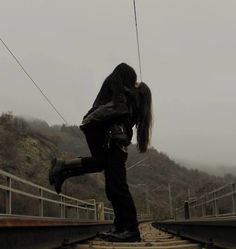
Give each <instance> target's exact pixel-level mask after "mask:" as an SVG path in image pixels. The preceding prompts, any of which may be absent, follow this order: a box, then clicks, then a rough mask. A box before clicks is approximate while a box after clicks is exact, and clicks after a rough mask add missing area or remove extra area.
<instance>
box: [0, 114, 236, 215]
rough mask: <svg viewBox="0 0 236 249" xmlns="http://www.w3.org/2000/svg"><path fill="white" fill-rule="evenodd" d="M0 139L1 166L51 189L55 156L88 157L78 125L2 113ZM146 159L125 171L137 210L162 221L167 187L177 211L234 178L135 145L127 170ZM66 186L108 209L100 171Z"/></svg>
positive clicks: (65, 191) (67, 190) (167, 204)
mask: <svg viewBox="0 0 236 249" xmlns="http://www.w3.org/2000/svg"><path fill="white" fill-rule="evenodd" d="M0 138H1V139H0V168H1V169H4V170H6V171H8V172H11V173H13V174H15V175H18V176H21V177H23V178H25V179H28V180H31V181H33V182H35V183H37V184H41V185H44V186H46V187H50V186H49V184H48V179H47V173H48V169H49V167H50V160H51V158H53V157H55V156H57V157H63V158H73V157H75V156H85V155H89V150H88V147H87V145H86V143H85V140H84V139H85V138H84V137H83V134H82V132H81V131H80V129H79V127H77V126H69V127H66V126H64V125H63V126H52V127H50V126H49V125H48V124H47V123H46V122H44V121H40V120H27V121H26V120H24V119H22V118H18V117H13V116H12V115H11V114H3V115H2V116H1V117H0ZM143 159H145V160H144V161H143V162H142V163H140V164H138V165H137V166H136V167H133V168H132V169H130V170H128V171H127V176H128V182H129V185H130V190H131V192H132V194H133V197H134V199H135V202H136V205H137V208H138V211H139V212H140V211H142V212H145V211H146V210H147V203H146V199H148V200H149V205H150V209H151V211H152V212H153V213H155V215H156V216H157V217H158V218H165V217H168V215H169V209H168V207H169V189H168V184H170V187H171V192H172V199H173V206H174V207H175V206H180V205H182V203H183V201H184V200H186V199H187V197H188V191H190V193H191V196H198V195H201V194H202V193H204V192H206V191H210V190H212V189H214V188H216V187H219V186H221V185H223V184H225V183H226V182H230V181H231V180H235V179H234V178H233V177H232V176H230V177H225V178H222V177H216V176H211V175H209V174H207V173H204V172H201V171H199V170H193V169H187V168H185V167H183V166H181V165H179V164H177V163H175V162H174V161H173V160H171V159H170V158H169V157H168V156H167V155H165V154H163V153H159V152H158V151H157V150H156V149H155V148H150V149H149V151H148V152H147V153H145V154H140V153H138V152H137V150H136V146H135V145H131V146H130V147H129V158H128V162H127V168H129V167H131V166H132V165H134V164H135V163H137V162H139V161H140V160H143ZM32 179H33V180H32ZM63 187H64V188H63V191H64V193H66V194H69V195H73V196H76V197H78V198H81V199H89V198H96V200H98V201H104V202H105V203H106V205H107V206H108V205H109V203H108V201H107V199H106V197H105V194H104V177H103V174H101V173H98V174H92V175H87V176H82V177H76V178H72V179H71V180H69V181H67V182H66V184H65V185H64V186H63ZM50 188H51V187H50Z"/></svg>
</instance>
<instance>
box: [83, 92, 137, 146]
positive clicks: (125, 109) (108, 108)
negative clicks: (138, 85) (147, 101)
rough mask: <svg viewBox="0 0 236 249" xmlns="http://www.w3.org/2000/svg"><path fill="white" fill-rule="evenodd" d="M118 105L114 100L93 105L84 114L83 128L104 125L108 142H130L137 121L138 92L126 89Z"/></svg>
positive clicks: (125, 143)
mask: <svg viewBox="0 0 236 249" xmlns="http://www.w3.org/2000/svg"><path fill="white" fill-rule="evenodd" d="M118 98H119V101H118V104H116V106H115V105H114V103H113V102H112V101H110V102H108V103H106V104H103V105H100V106H97V107H92V108H91V109H90V110H89V111H88V113H87V114H86V115H85V116H84V118H83V121H82V125H81V126H80V128H81V130H83V131H87V130H88V129H89V128H96V127H103V128H105V130H106V135H107V137H108V143H110V141H111V140H112V139H113V140H117V141H119V142H121V143H123V145H125V146H127V145H129V144H130V142H131V139H132V135H133V131H132V127H133V126H134V125H135V123H136V122H137V109H138V98H137V94H136V92H134V91H132V92H130V91H129V90H126V92H124V93H122V94H120V95H119V96H118Z"/></svg>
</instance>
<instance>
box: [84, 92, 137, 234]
mask: <svg viewBox="0 0 236 249" xmlns="http://www.w3.org/2000/svg"><path fill="white" fill-rule="evenodd" d="M106 96H107V95H106ZM135 98H136V96H135V93H131V91H130V90H126V92H124V93H122V94H119V96H118V98H117V99H118V100H119V101H118V102H117V104H116V105H115V104H114V103H113V101H111V100H110V101H109V102H107V103H103V104H101V105H99V106H93V107H92V109H91V110H89V112H88V113H87V114H86V115H85V117H84V119H83V122H82V125H81V129H82V130H83V132H84V134H85V136H86V139H87V143H88V146H89V149H90V152H91V155H92V157H86V158H82V165H83V166H84V168H85V171H86V173H95V172H99V171H102V170H104V173H105V190H106V195H107V198H108V200H110V201H111V203H112V206H113V209H114V213H115V220H114V224H115V226H116V228H117V229H118V230H122V229H126V230H129V231H137V230H138V222H137V214H136V208H135V205H134V202H133V199H132V196H131V194H130V191H129V187H128V184H127V179H126V168H125V162H126V160H127V157H128V154H127V146H128V145H129V144H130V142H131V139H132V135H133V131H132V127H133V126H134V124H135V123H136V119H137V102H136V99H135ZM97 99H98V98H97ZM105 100H107V98H105ZM99 101H101V102H102V99H99ZM95 102H96V101H95ZM101 102H100V103H101Z"/></svg>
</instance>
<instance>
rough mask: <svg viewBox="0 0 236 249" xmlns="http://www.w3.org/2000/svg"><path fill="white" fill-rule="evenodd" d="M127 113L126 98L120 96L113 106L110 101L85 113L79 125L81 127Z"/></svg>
mask: <svg viewBox="0 0 236 249" xmlns="http://www.w3.org/2000/svg"><path fill="white" fill-rule="evenodd" d="M128 114H129V108H128V106H127V101H126V98H124V97H122V98H121V101H120V102H119V104H118V105H116V106H114V104H113V102H112V101H110V102H108V103H107V104H105V105H100V106H99V107H97V108H96V109H95V110H94V111H93V112H91V113H90V114H89V115H87V116H86V117H85V118H84V119H83V121H82V125H81V126H80V127H81V129H83V128H86V127H87V126H90V125H94V124H99V123H103V122H105V121H108V120H112V119H116V118H119V117H123V116H124V115H128Z"/></svg>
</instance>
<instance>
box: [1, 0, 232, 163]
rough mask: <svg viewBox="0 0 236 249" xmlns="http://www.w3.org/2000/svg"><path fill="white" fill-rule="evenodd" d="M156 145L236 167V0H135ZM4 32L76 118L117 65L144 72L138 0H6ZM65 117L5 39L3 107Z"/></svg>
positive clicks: (176, 155)
mask: <svg viewBox="0 0 236 249" xmlns="http://www.w3.org/2000/svg"><path fill="white" fill-rule="evenodd" d="M136 4H137V10H138V18H139V19H138V20H139V29H140V30H139V31H140V46H141V54H142V65H143V80H144V81H145V82H146V83H147V84H148V85H149V86H150V88H151V90H152V94H153V109H154V129H153V136H152V145H153V146H154V147H155V148H156V149H158V150H159V151H162V152H165V153H167V154H168V155H169V156H170V157H171V158H173V159H176V160H186V161H189V162H194V163H201V164H206V165H235V166H236V156H235V148H236V98H235V96H236V94H235V92H236V70H235V67H236V15H235V13H236V1H235V0H137V3H136ZM0 37H1V38H2V39H3V40H4V41H5V42H6V43H7V44H8V46H9V47H10V48H11V49H12V50H13V52H14V53H15V54H16V55H17V56H18V57H19V59H20V61H21V62H22V64H23V65H24V66H25V68H26V69H27V71H28V72H29V73H30V75H31V76H32V77H33V79H34V80H35V81H36V82H37V83H38V85H39V86H40V87H41V88H42V89H43V90H44V91H45V93H46V94H47V95H48V97H49V98H50V99H51V100H52V102H53V103H54V104H55V105H56V107H57V108H58V109H59V111H60V112H61V113H62V114H63V116H64V117H65V118H66V120H68V122H69V124H77V125H79V124H80V123H81V119H82V116H83V115H84V114H85V113H86V111H87V110H88V108H90V106H91V104H92V102H93V100H94V98H95V96H96V94H97V92H98V90H99V89H100V87H101V84H102V82H103V80H104V78H105V77H106V76H107V75H108V74H109V73H110V72H111V71H112V70H113V68H114V67H115V66H116V65H117V64H118V63H120V62H126V63H128V64H130V65H131V66H133V67H134V68H135V69H136V71H137V73H138V58H137V47H136V40H135V39H136V37H135V29H134V16H133V5H132V0H68V1H65V0H64V1H62V0H50V1H48V0H37V1H32V0H14V1H13V0H0ZM6 111H13V113H14V114H16V115H24V116H33V117H37V118H39V119H43V120H46V121H47V122H48V123H49V124H56V123H57V124H59V123H62V120H61V119H60V118H59V117H58V116H57V114H56V113H55V112H54V111H53V110H52V108H51V107H50V106H49V105H48V104H47V103H46V102H45V100H44V99H43V97H42V96H41V95H40V93H39V92H38V91H37V89H36V88H35V86H34V85H33V84H32V83H31V82H30V80H29V79H28V78H27V77H26V76H25V74H24V73H23V72H22V71H21V70H20V69H19V67H18V65H17V64H16V63H15V61H14V60H13V59H12V57H11V56H10V55H9V53H8V52H7V51H6V49H5V48H4V47H3V46H2V45H1V44H0V112H6Z"/></svg>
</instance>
